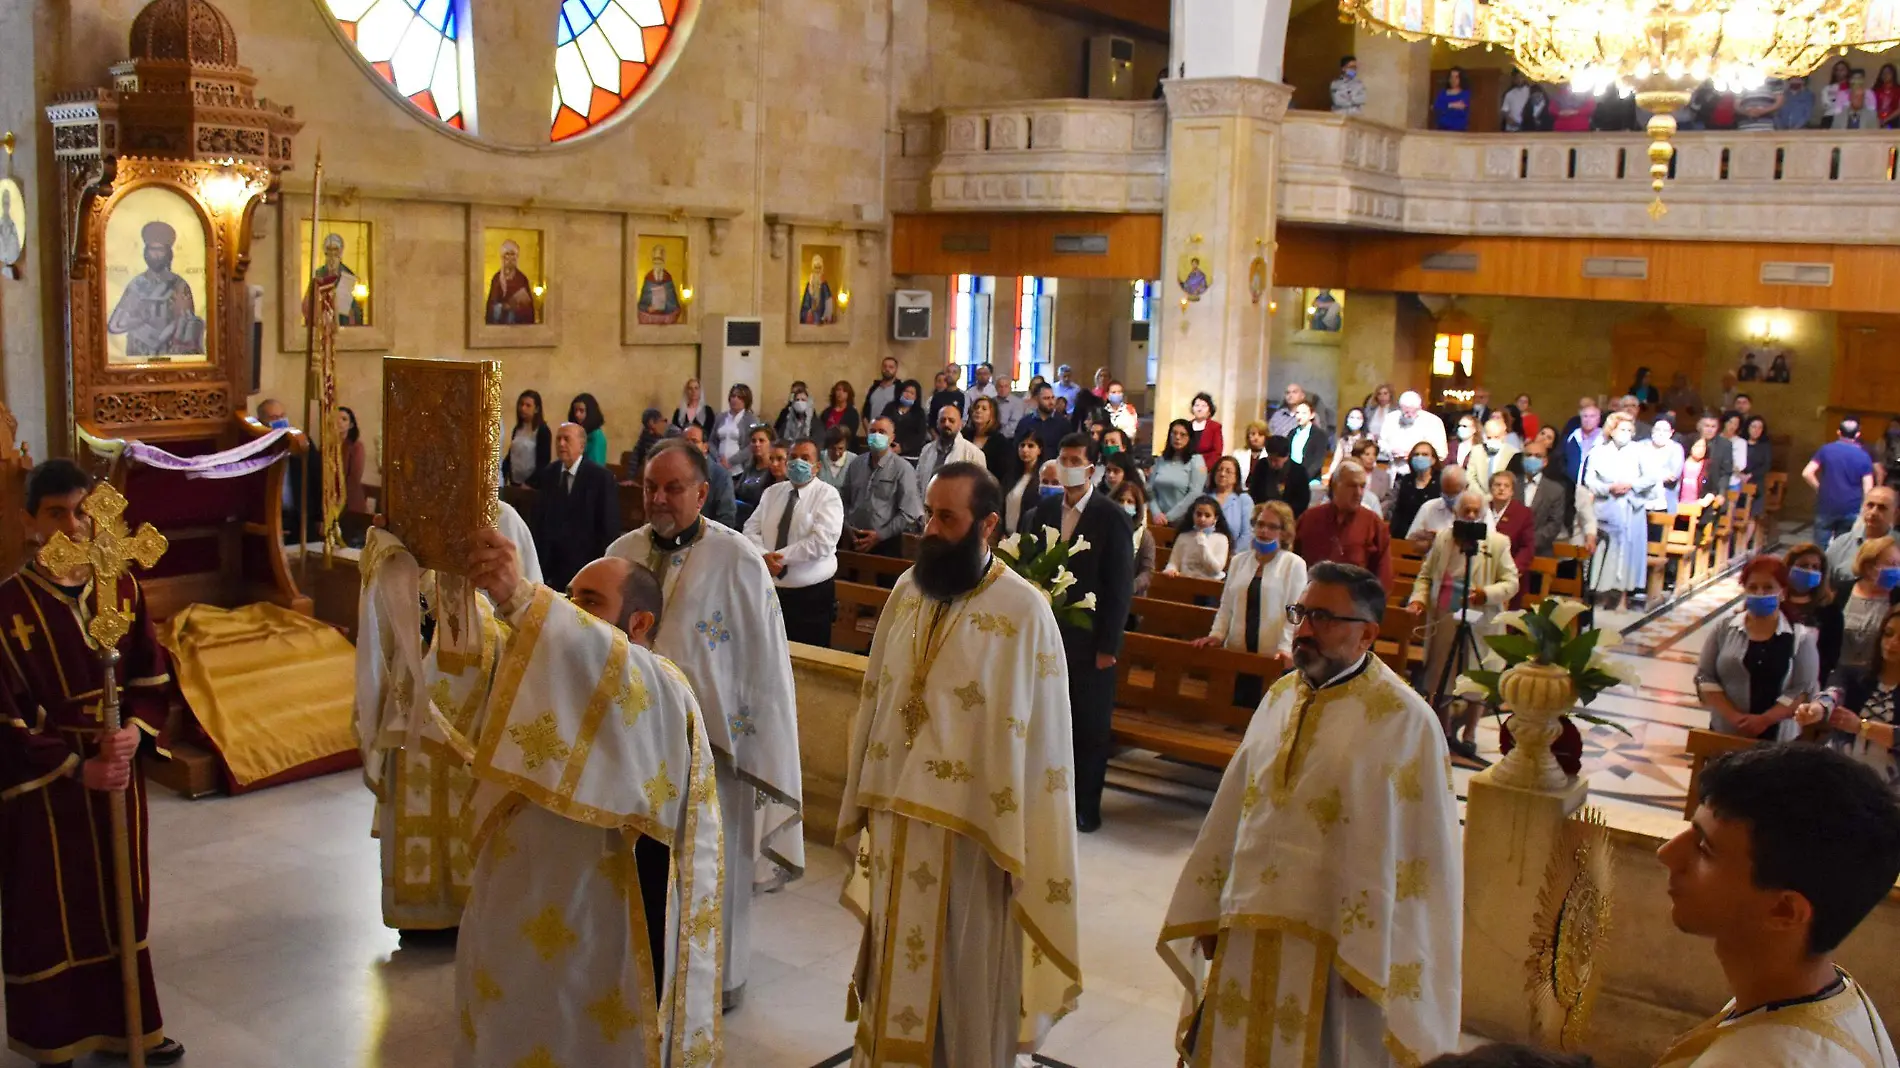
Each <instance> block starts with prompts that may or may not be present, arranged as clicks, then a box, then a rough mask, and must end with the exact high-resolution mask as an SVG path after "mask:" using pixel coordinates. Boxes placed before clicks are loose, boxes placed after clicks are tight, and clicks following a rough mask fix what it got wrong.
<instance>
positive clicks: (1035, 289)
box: [1016, 275, 1056, 379]
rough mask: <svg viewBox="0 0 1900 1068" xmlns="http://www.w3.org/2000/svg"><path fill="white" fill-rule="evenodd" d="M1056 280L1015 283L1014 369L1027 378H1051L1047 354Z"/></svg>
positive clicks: (1052, 331)
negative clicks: (1039, 376) (1037, 376)
mask: <svg viewBox="0 0 1900 1068" xmlns="http://www.w3.org/2000/svg"><path fill="white" fill-rule="evenodd" d="M1055 326H1056V280H1055V279H1053V278H1037V277H1034V276H1033V275H1032V276H1028V277H1024V278H1018V279H1017V280H1016V367H1017V369H1018V370H1019V371H1020V372H1022V373H1023V374H1024V375H1026V376H1031V377H1033V376H1035V375H1041V376H1043V377H1044V378H1051V379H1052V378H1053V377H1054V376H1053V375H1052V374H1051V373H1050V368H1049V353H1050V350H1051V349H1052V348H1053V347H1054V344H1055V334H1056V330H1055Z"/></svg>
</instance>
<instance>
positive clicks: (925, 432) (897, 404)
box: [884, 379, 931, 463]
mask: <svg viewBox="0 0 1900 1068" xmlns="http://www.w3.org/2000/svg"><path fill="white" fill-rule="evenodd" d="M923 393H924V391H923V387H922V386H919V385H918V384H917V382H916V381H915V380H914V379H906V380H905V381H903V382H901V383H899V384H898V387H897V399H896V400H894V401H892V402H890V403H889V404H887V405H885V406H884V418H886V419H889V420H890V421H891V426H893V427H895V428H896V433H894V434H892V435H891V436H892V437H893V438H894V439H896V442H897V451H898V454H899V455H900V456H905V457H908V458H909V459H910V461H911V462H912V463H916V462H917V457H918V455H919V454H921V453H922V452H923V451H924V446H925V445H927V444H929V442H930V426H931V424H930V420H929V418H928V417H927V416H925V415H924V408H923V405H922V404H920V403H919V401H920V400H921V399H922V397H923Z"/></svg>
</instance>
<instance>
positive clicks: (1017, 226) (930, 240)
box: [891, 212, 1161, 281]
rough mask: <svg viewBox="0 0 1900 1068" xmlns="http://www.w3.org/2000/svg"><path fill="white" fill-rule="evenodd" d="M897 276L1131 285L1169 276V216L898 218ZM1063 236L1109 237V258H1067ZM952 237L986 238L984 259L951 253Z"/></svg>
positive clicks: (893, 253) (981, 254) (894, 232)
mask: <svg viewBox="0 0 1900 1068" xmlns="http://www.w3.org/2000/svg"><path fill="white" fill-rule="evenodd" d="M891 233H892V240H891V273H893V274H920V275H921V274H936V275H950V274H989V275H997V276H1000V277H1008V278H1015V277H1019V276H1022V275H1044V276H1048V277H1054V278H1107V279H1116V280H1121V281H1127V280H1130V279H1135V278H1158V277H1160V276H1161V216H1160V215H1154V214H1125V215H1097V214H1081V213H1068V212H1046V213H1024V214H995V215H991V214H979V213H973V212H972V213H965V212H941V213H935V214H917V215H898V216H896V217H895V218H894V219H893V220H892V226H891ZM1057 234H1106V235H1108V252H1107V254H1106V255H1064V254H1059V253H1057V252H1056V251H1055V249H1054V241H1055V236H1056V235H1057ZM947 235H970V236H977V235H981V236H983V237H986V238H987V239H988V241H989V249H988V250H987V251H982V252H946V251H944V248H943V244H944V238H945V237H946V236H947Z"/></svg>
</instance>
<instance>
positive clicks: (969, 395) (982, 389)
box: [963, 360, 1009, 421]
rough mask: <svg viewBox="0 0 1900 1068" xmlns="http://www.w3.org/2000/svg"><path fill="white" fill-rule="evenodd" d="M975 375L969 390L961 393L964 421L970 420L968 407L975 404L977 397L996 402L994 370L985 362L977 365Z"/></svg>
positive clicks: (1005, 391)
mask: <svg viewBox="0 0 1900 1068" xmlns="http://www.w3.org/2000/svg"><path fill="white" fill-rule="evenodd" d="M975 374H976V380H975V381H974V382H972V383H970V388H969V389H967V390H964V391H963V418H964V419H965V420H966V421H967V420H968V419H969V418H970V406H971V405H973V404H975V403H976V399H977V398H978V397H988V398H989V399H991V400H996V399H997V395H998V392H997V388H996V381H995V379H996V370H995V368H993V367H991V366H990V364H989V361H987V360H986V361H984V362H982V363H979V364H977V365H976V371H975ZM1002 392H1004V393H1007V392H1009V391H1008V390H1003V391H1002Z"/></svg>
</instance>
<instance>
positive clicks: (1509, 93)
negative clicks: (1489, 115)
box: [1498, 70, 1531, 133]
mask: <svg viewBox="0 0 1900 1068" xmlns="http://www.w3.org/2000/svg"><path fill="white" fill-rule="evenodd" d="M1530 102H1531V83H1530V82H1528V81H1525V80H1524V72H1523V71H1521V70H1512V71H1511V87H1510V88H1509V89H1506V90H1505V91H1504V99H1503V101H1502V102H1501V103H1500V104H1499V105H1498V112H1499V119H1500V126H1501V127H1502V128H1503V130H1504V132H1505V133H1517V132H1519V131H1521V130H1523V129H1524V106H1525V105H1526V104H1529V103H1530Z"/></svg>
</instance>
